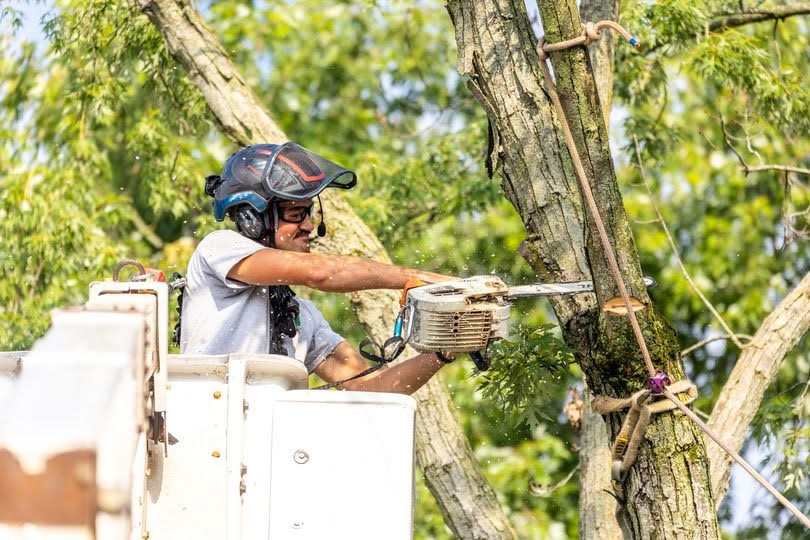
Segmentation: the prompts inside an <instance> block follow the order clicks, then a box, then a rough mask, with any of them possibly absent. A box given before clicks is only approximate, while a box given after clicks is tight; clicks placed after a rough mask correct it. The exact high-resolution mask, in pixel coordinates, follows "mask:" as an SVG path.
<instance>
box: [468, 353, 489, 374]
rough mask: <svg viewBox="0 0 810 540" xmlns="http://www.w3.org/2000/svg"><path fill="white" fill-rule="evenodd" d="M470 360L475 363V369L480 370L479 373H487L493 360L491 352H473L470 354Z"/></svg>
mask: <svg viewBox="0 0 810 540" xmlns="http://www.w3.org/2000/svg"><path fill="white" fill-rule="evenodd" d="M470 358H471V359H472V361H473V362H474V363H475V367H477V368H478V371H486V370H488V369H489V365H490V363H491V361H492V359H491V358H490V356H489V351H484V352H483V353H481V351H473V352H471V353H470Z"/></svg>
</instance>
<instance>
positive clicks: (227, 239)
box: [180, 230, 344, 373]
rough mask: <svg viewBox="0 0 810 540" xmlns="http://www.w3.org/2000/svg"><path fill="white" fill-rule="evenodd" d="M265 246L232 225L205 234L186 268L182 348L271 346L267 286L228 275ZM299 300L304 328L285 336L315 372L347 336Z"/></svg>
mask: <svg viewBox="0 0 810 540" xmlns="http://www.w3.org/2000/svg"><path fill="white" fill-rule="evenodd" d="M261 249H265V247H264V246H262V245H261V244H259V243H257V242H254V241H253V240H250V239H248V238H245V237H244V236H242V235H240V234H239V233H237V232H235V231H231V230H221V231H216V232H212V233H211V234H209V235H208V236H206V237H205V238H203V239H202V241H201V242H200V244H199V245H198V246H197V250H196V251H195V252H194V254H193V255H192V256H191V260H190V261H189V263H188V272H187V273H186V288H185V290H184V291H183V314H182V318H181V321H182V323H181V324H182V326H181V337H180V352H181V353H183V354H230V353H266V352H267V351H268V349H269V347H268V334H269V332H268V326H267V287H264V286H253V285H247V284H245V283H242V282H240V281H235V280H233V279H228V277H227V276H228V272H230V271H231V268H233V267H234V265H235V264H236V263H238V262H239V261H241V260H242V259H244V258H245V257H247V256H248V255H252V254H253V253H256V252H257V251H259V250H261ZM296 300H297V301H298V305H299V317H298V319H297V320H296V327H297V330H298V331H297V333H296V335H295V337H294V338H290V337H288V336H284V346H285V349H286V350H287V354H288V355H290V356H293V357H294V358H295V359H296V360H298V361H300V362H301V363H303V364H304V366H306V368H307V371H308V372H309V373H312V372H313V371H314V370H315V368H317V367H318V365H319V364H320V363H321V362H323V360H324V359H325V358H326V357H327V356H328V355H329V354H330V353H331V352H332V351H333V350H335V347H337V346H338V345H339V344H340V343H342V342H343V341H344V339H343V338H342V337H341V336H339V335H338V334H336V333H335V332H333V331H332V328H331V327H330V326H329V323H327V322H326V320H325V319H324V318H323V315H321V313H320V311H318V308H316V307H315V305H314V304H312V302H310V301H308V300H303V299H300V298H296ZM299 321H300V324H299Z"/></svg>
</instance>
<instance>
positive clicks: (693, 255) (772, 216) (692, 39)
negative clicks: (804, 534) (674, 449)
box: [615, 0, 810, 537]
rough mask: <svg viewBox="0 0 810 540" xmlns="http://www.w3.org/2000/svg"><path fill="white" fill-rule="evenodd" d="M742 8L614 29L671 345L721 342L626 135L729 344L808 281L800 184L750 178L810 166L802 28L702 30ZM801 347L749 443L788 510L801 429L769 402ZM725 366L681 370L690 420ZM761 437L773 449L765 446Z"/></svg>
mask: <svg viewBox="0 0 810 540" xmlns="http://www.w3.org/2000/svg"><path fill="white" fill-rule="evenodd" d="M742 7H744V5H743V4H737V3H735V2H670V1H668V0H667V1H661V2H654V3H646V2H637V3H631V4H630V5H629V6H627V10H626V12H625V14H626V15H627V17H626V18H624V19H623V23H624V24H626V25H627V26H628V27H629V28H632V29H633V30H634V32H635V33H636V34H637V35H638V37H639V38H640V39H641V41H642V50H641V52H640V53H637V52H635V51H628V50H627V48H621V47H620V48H618V49H617V52H618V60H617V64H616V68H617V72H616V74H617V80H616V94H615V95H616V98H617V101H618V103H619V105H620V107H622V108H623V109H624V110H623V116H624V118H625V120H624V121H623V129H624V135H625V138H624V141H623V146H624V148H623V151H622V154H621V156H620V161H621V162H622V163H624V164H625V166H624V167H623V168H622V169H621V170H620V178H621V179H622V180H623V181H624V196H625V206H626V208H627V211H628V215H629V216H630V217H631V219H633V220H634V225H633V226H634V234H635V237H636V240H637V246H638V248H639V252H640V254H641V256H642V264H643V266H644V270H645V273H647V274H650V275H653V276H655V277H656V279H657V280H658V283H659V287H657V288H656V289H653V290H652V291H651V294H652V296H653V298H654V301H655V303H656V307H657V308H658V309H660V310H661V311H663V312H664V314H665V315H666V317H667V318H668V319H669V320H670V321H672V323H673V325H674V326H675V327H676V328H677V330H678V333H679V337H680V339H681V343H682V345H683V346H684V347H686V346H688V345H690V344H692V343H694V342H696V341H700V340H701V339H704V338H706V337H710V336H715V335H718V334H721V333H724V332H723V331H722V329H720V327H719V325H718V323H717V321H714V320H713V319H712V317H711V315H710V314H709V313H708V310H707V309H706V308H705V306H704V305H703V304H702V302H701V301H700V300H699V298H698V297H697V295H695V294H694V292H693V291H692V290H691V288H690V286H689V285H688V283H687V282H686V280H685V279H684V278H683V276H682V274H681V271H680V269H679V268H678V266H677V265H676V263H675V259H674V256H673V254H672V252H671V250H670V249H669V248H668V246H667V243H666V238H665V236H664V233H663V231H662V229H661V227H660V224H659V223H657V221H656V218H655V214H654V212H653V211H652V208H651V200H650V195H648V194H647V191H646V190H645V189H644V186H643V184H642V183H641V179H640V171H639V169H638V165H637V162H638V156H636V150H635V144H634V141H633V138H634V137H635V138H637V139H638V141H639V144H640V147H641V156H640V157H641V162H642V163H643V166H644V169H645V171H646V175H645V176H646V178H647V181H648V182H649V183H650V184H651V189H652V197H654V199H655V201H656V202H657V203H658V205H659V206H660V207H661V211H662V213H663V217H664V220H665V221H666V223H667V225H668V226H669V228H670V230H672V232H673V236H674V240H675V243H676V245H677V247H678V250H679V253H680V256H681V257H682V259H683V261H684V264H685V265H686V267H687V269H688V271H689V272H690V274H691V276H692V278H693V279H694V281H695V282H696V283H697V285H698V286H699V287H700V288H701V290H702V291H703V292H704V293H705V294H706V295H707V296H708V298H709V299H710V301H711V302H712V303H713V304H714V306H715V307H716V308H717V309H718V310H719V311H720V313H721V314H722V315H723V317H724V319H725V320H726V322H727V323H728V324H729V325H730V327H731V328H732V329H733V331H734V332H737V333H740V334H753V333H754V332H755V331H756V329H757V328H758V326H759V325H760V323H761V322H762V320H763V319H764V317H765V316H766V315H767V314H768V313H769V312H770V310H772V309H773V307H774V306H775V305H776V303H777V301H778V300H779V299H780V298H782V297H783V296H784V295H785V294H786V293H787V292H788V291H789V290H790V289H791V288H792V287H793V286H795V285H796V284H797V283H798V281H799V280H801V278H802V277H803V276H804V274H805V273H806V272H807V271H808V269H810V251H808V247H810V246H808V242H807V235H806V234H805V232H806V231H805V229H806V226H807V214H806V212H807V209H808V202H810V201H809V200H808V190H807V187H806V186H807V183H806V181H807V178H806V177H804V178H800V177H798V176H796V175H794V174H785V173H783V172H779V171H777V170H773V169H770V170H769V169H768V168H767V167H766V168H765V170H763V171H760V172H754V171H750V170H749V169H750V168H752V167H754V166H762V165H768V164H775V165H788V166H793V167H804V168H807V165H808V163H810V144H808V139H807V136H806V135H807V133H808V119H810V114H808V110H807V106H808V105H807V104H808V99H807V98H808V96H807V92H808V84H807V83H808V81H807V73H806V69H803V67H802V66H803V65H804V64H805V63H806V51H807V28H806V25H805V24H804V22H803V21H802V20H801V19H786V20H782V21H776V22H773V21H772V22H765V23H760V24H751V25H744V26H741V27H737V28H732V29H725V30H717V31H713V32H708V31H707V30H706V28H707V27H708V25H709V24H710V23H711V22H712V21H715V20H718V18H720V16H721V15H720V14H727V13H735V12H738V11H739V10H740V9H741V8H742ZM623 49H624V50H623ZM807 346H808V343H807V342H806V340H805V342H804V343H802V344H800V345H799V347H798V348H797V350H796V351H795V352H794V353H793V354H791V355H790V356H789V357H788V358H787V359H786V361H785V362H784V363H783V365H782V370H781V371H780V376H779V380H778V382H777V383H776V384H774V385H773V388H772V389H770V390H769V392H768V396H766V402H765V405H764V406H763V409H762V411H761V414H760V415H759V416H758V417H757V419H756V420H755V425H754V431H753V432H754V438H753V441H754V442H752V443H751V447H752V448H756V447H757V446H758V445H765V447H767V448H769V449H771V450H772V451H769V452H767V455H768V456H769V457H772V459H771V461H770V463H768V464H767V467H770V468H772V469H774V470H776V471H777V473H778V476H779V477H780V478H781V480H782V481H783V482H784V483H785V485H786V486H794V488H795V487H798V489H792V490H791V496H792V498H793V500H794V502H798V503H799V504H800V506H801V505H802V504H803V501H806V500H807V497H808V492H807V488H806V485H807V480H806V479H804V480H802V479H801V478H800V477H801V473H798V472H797V471H798V470H800V469H804V468H806V456H807V449H808V445H809V444H810V438H808V433H807V431H806V429H807V425H808V423H807V418H806V415H805V416H802V415H801V414H798V412H797V410H796V408H795V406H794V404H793V401H792V400H786V399H785V396H784V395H781V393H782V392H783V391H784V389H785V388H790V387H793V386H794V385H796V384H797V383H800V382H802V381H806V377H807V376H806V369H805V368H801V363H802V362H803V360H802V359H803V358H806V357H807V351H808V349H807ZM738 356H739V351H737V350H736V349H735V348H734V347H733V346H732V345H731V344H730V343H723V342H716V343H714V344H712V345H711V346H709V347H706V348H703V349H700V350H698V351H696V352H695V353H694V354H693V355H690V357H689V358H688V359H687V371H688V373H689V375H690V377H691V378H692V379H693V380H694V381H696V382H697V383H698V384H699V385H700V386H701V392H700V393H701V399H700V402H699V404H698V405H699V407H700V408H702V409H703V410H706V411H710V410H711V407H712V403H713V400H714V398H715V397H716V396H717V394H718V393H719V390H720V387H721V386H722V384H723V383H724V382H725V380H726V377H727V375H728V373H729V372H730V370H731V368H732V366H733V363H734V362H735V361H736V359H737V357H738ZM794 395H795V394H794ZM766 411H767V414H766ZM768 433H772V434H773V435H774V438H773V441H776V440H779V441H784V442H785V444H778V445H776V444H774V445H771V443H769V442H768V437H767V434H768ZM788 441H789V443H788ZM797 482H798V484H797ZM799 484H801V486H799ZM732 497H733V494H732ZM730 499H731V498H730ZM728 504H732V503H731V502H729V503H728ZM755 514H756V512H752V515H755ZM765 519H766V521H767V520H772V516H770V515H769V516H768V517H766V518H765ZM754 534H755V535H756V533H754ZM785 534H788V533H787V532H786V533H785ZM741 537H742V536H741Z"/></svg>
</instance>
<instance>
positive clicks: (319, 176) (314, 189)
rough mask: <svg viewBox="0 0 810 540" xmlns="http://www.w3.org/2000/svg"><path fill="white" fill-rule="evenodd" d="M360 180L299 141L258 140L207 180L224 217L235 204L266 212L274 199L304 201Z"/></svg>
mask: <svg viewBox="0 0 810 540" xmlns="http://www.w3.org/2000/svg"><path fill="white" fill-rule="evenodd" d="M214 179H215V180H216V182H215V181H214ZM356 183H357V176H356V175H355V174H354V172H353V171H350V170H348V169H346V168H344V167H341V166H340V165H337V164H335V163H332V162H331V161H329V160H328V159H325V158H323V157H321V156H319V155H317V154H315V153H313V152H310V151H309V150H307V149H306V148H303V147H301V146H299V145H297V144H295V143H292V142H288V143H284V144H282V145H276V144H256V145H253V146H249V147H247V148H243V149H242V150H240V151H238V152H236V153H235V154H233V155H232V156H231V157H230V158H228V160H227V161H226V162H225V167H224V169H223V170H222V174H221V176H211V177H209V178H208V179H207V180H206V193H208V194H209V195H211V196H212V197H213V198H214V217H215V218H216V219H217V221H222V220H223V219H224V218H225V215H226V213H227V211H228V209H229V208H232V207H234V206H239V205H244V204H247V205H249V206H251V207H253V208H254V209H255V210H256V211H257V212H264V211H265V210H267V207H268V205H269V203H270V201H272V200H288V201H304V200H307V199H311V198H313V197H315V196H316V195H318V194H319V193H320V192H321V191H323V190H324V189H326V188H327V187H338V188H342V189H348V188H351V187H354V185H355V184H356ZM209 184H210V185H209Z"/></svg>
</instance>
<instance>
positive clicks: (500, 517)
mask: <svg viewBox="0 0 810 540" xmlns="http://www.w3.org/2000/svg"><path fill="white" fill-rule="evenodd" d="M138 5H139V6H140V8H141V9H142V11H143V12H144V13H145V14H146V15H147V16H148V17H149V19H150V20H151V21H152V23H153V24H154V25H155V26H156V27H157V28H158V30H159V31H160V32H161V34H162V35H163V37H164V39H165V41H166V46H167V48H168V50H169V52H170V54H171V55H172V56H173V57H174V58H175V60H177V62H178V63H180V64H181V65H182V66H183V68H185V69H186V71H187V72H188V74H189V77H190V78H191V80H192V82H193V83H194V84H195V85H196V86H197V88H198V89H199V90H200V92H201V93H202V94H203V96H204V97H205V100H206V103H207V104H208V107H209V109H210V111H211V115H212V118H213V119H214V122H215V123H216V125H217V126H218V127H219V128H220V129H221V130H222V132H223V133H224V134H225V135H226V136H227V137H228V138H229V139H231V140H232V141H233V142H234V143H235V144H237V145H241V146H247V145H250V144H254V143H258V142H267V141H272V142H283V141H285V140H286V139H287V138H286V136H285V135H284V132H283V130H282V129H281V128H280V127H279V126H278V125H277V124H276V123H275V121H274V120H273V118H272V116H271V115H270V113H269V112H268V111H267V110H266V109H265V108H264V106H263V105H262V104H261V102H260V101H259V100H258V98H257V97H256V95H255V94H254V93H253V91H252V90H251V89H250V88H249V87H248V86H247V84H246V83H245V81H244V79H243V78H242V77H241V75H240V74H239V72H238V70H237V69H236V66H235V65H234V64H233V62H232V61H231V60H230V58H229V57H228V55H227V53H226V52H225V51H224V50H223V48H222V46H221V45H220V44H219V41H218V40H217V38H216V36H215V35H214V34H213V32H211V30H210V29H209V28H208V27H207V26H206V25H205V24H204V22H203V21H202V19H201V18H200V16H199V13H198V12H197V11H196V10H195V9H193V7H192V6H191V4H190V2H189V1H188V0H138ZM321 199H322V202H323V204H324V207H325V211H326V213H327V215H329V216H331V217H330V221H329V235H328V236H327V238H325V239H324V240H323V241H322V242H321V248H322V249H324V250H326V251H329V252H332V253H341V254H344V255H358V256H363V257H368V258H371V259H374V260H378V261H382V262H390V258H389V257H388V254H387V253H386V251H385V249H384V248H383V246H382V245H381V244H380V242H379V240H378V239H377V237H376V236H375V235H374V233H373V232H372V231H371V230H370V229H369V228H368V227H367V226H366V225H365V223H363V221H362V220H361V219H360V218H359V217H358V216H357V214H355V213H354V211H353V210H352V209H351V207H349V205H348V204H347V203H346V202H345V200H344V199H343V198H342V197H341V196H340V195H339V194H337V193H334V190H327V191H325V192H324V193H323V194H322V195H321ZM398 296H399V295H398V294H397V293H396V292H394V291H367V292H362V293H355V294H352V295H351V299H352V302H353V304H354V306H355V309H356V311H357V314H358V317H359V319H360V321H361V322H362V324H363V325H364V326H365V327H366V329H367V330H368V332H369V334H370V335H371V336H372V337H374V339H376V340H378V341H380V342H381V341H382V340H383V339H384V338H386V337H390V332H391V328H393V321H394V317H395V307H396V306H397V300H398ZM411 352H412V351H411ZM414 397H416V399H417V401H418V402H419V407H418V408H417V430H416V447H417V456H418V458H419V464H420V465H421V466H422V469H423V471H424V472H425V476H426V480H427V484H428V486H429V487H430V489H431V492H432V493H433V496H434V497H435V498H436V501H437V502H438V504H439V507H440V508H441V510H442V513H443V515H444V517H445V520H446V523H447V525H448V526H449V527H450V529H451V530H452V531H453V532H454V534H456V536H458V537H459V538H513V537H514V533H513V532H512V529H511V527H510V525H509V523H508V520H507V519H506V516H505V514H504V512H503V510H502V509H501V507H500V505H499V504H498V501H497V498H496V497H495V494H494V492H493V491H492V488H491V487H490V486H489V484H488V483H487V481H486V479H485V478H484V476H483V474H482V473H481V469H480V467H479V466H478V463H477V462H476V461H475V459H474V457H473V455H472V451H471V449H470V446H469V444H468V443H467V441H466V438H465V436H464V433H463V431H462V429H461V426H460V424H459V422H458V419H457V418H456V417H455V415H454V414H453V413H452V407H451V401H450V397H449V396H448V394H447V392H446V390H445V388H444V384H443V383H442V379H441V376H440V375H437V376H436V377H433V379H432V380H431V381H430V382H429V383H428V384H427V385H426V386H425V387H424V388H422V389H421V390H420V391H419V392H418V393H417V394H416V395H415V396H414Z"/></svg>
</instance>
